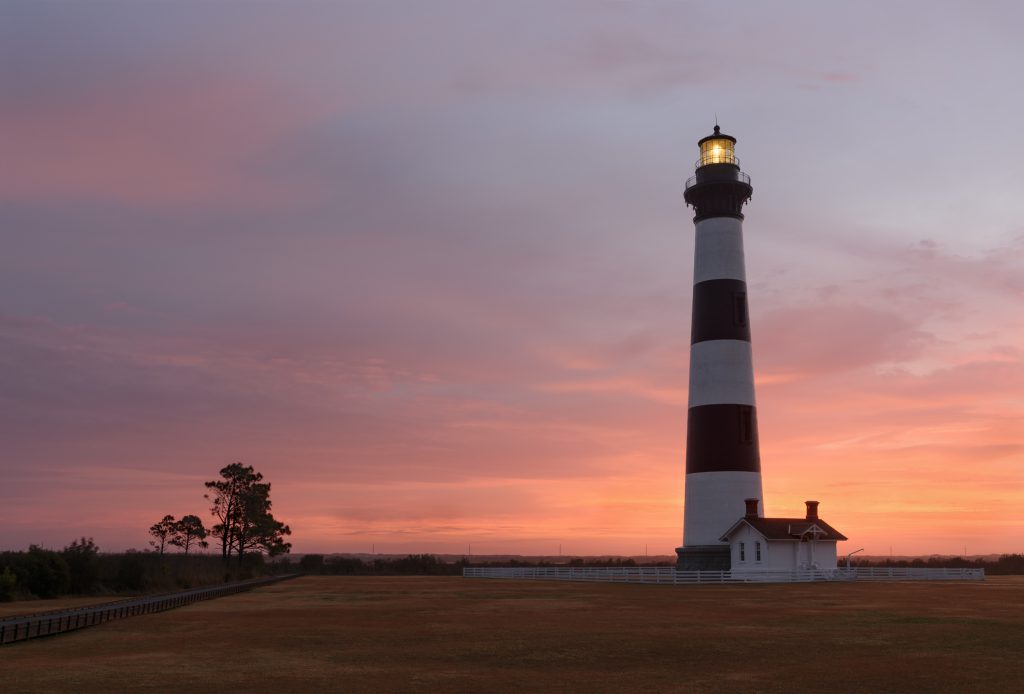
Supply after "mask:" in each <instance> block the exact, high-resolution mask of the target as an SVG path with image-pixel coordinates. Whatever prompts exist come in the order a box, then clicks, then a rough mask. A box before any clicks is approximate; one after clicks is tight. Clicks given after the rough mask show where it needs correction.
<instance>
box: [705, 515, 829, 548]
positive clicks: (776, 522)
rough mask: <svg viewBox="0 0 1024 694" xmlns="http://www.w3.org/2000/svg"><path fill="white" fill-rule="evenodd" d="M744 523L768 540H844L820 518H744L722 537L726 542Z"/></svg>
mask: <svg viewBox="0 0 1024 694" xmlns="http://www.w3.org/2000/svg"><path fill="white" fill-rule="evenodd" d="M743 523H746V524H747V525H749V526H750V527H752V528H753V529H754V530H756V531H757V532H759V533H761V534H762V535H764V536H765V538H766V539H768V540H800V539H802V538H803V537H804V535H807V536H808V537H814V539H816V540H845V539H846V536H845V535H843V534H842V533H840V532H839V531H838V530H836V529H835V528H833V527H832V526H831V525H829V524H828V523H826V522H825V521H823V520H821V519H820V518H811V519H809V518H748V517H746V516H744V517H743V518H740V519H739V520H738V521H736V523H735V524H734V525H733V526H732V527H731V528H729V530H727V531H726V533H725V534H724V535H722V537H721V538H719V539H720V540H722V541H723V542H725V541H728V539H729V536H730V535H732V534H733V533H734V532H735V531H736V529H737V528H738V527H740V526H741V525H742V524H743Z"/></svg>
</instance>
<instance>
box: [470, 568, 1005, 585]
mask: <svg viewBox="0 0 1024 694" xmlns="http://www.w3.org/2000/svg"><path fill="white" fill-rule="evenodd" d="M462 576H463V577H464V578H504V579H517V580H528V581H590V582H599V583H661V584H667V585H685V584H695V583H806V582H811V581H984V580H985V570H984V569H928V568H897V567H876V566H872V567H854V568H849V569H845V568H842V569H827V570H817V569H814V570H803V571H758V572H752V571H677V570H676V569H675V567H671V566H615V567H577V566H539V567H526V566H522V567H519V566H517V567H510V568H482V567H481V568H474V567H467V568H464V569H463V570H462Z"/></svg>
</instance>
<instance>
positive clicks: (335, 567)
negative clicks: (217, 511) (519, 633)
mask: <svg viewBox="0 0 1024 694" xmlns="http://www.w3.org/2000/svg"><path fill="white" fill-rule="evenodd" d="M669 565H670V564H669V563H667V562H662V563H659V564H653V563H652V564H645V566H669ZM293 566H294V565H293ZM469 566H472V567H509V566H638V564H637V563H636V561H634V560H633V559H620V558H618V557H602V558H588V559H582V558H575V559H570V560H569V561H567V562H562V563H557V564H556V563H552V562H546V561H532V562H531V561H519V560H515V559H510V560H508V561H493V562H479V561H476V562H474V561H472V560H470V559H460V560H458V561H454V562H445V561H442V560H441V559H440V558H439V557H437V556H435V555H433V554H410V555H409V556H407V557H399V558H380V559H373V560H370V561H363V560H362V559H359V558H357V557H345V556H338V555H333V556H326V557H325V556H324V555H322V554H306V555H304V556H303V557H302V558H301V559H300V560H299V562H298V568H299V571H301V572H302V573H305V574H321V575H330V576H336V575H363V576H461V575H462V569H464V568H466V567H469Z"/></svg>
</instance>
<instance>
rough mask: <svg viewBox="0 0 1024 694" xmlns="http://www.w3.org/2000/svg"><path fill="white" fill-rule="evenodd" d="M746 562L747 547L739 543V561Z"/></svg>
mask: <svg viewBox="0 0 1024 694" xmlns="http://www.w3.org/2000/svg"><path fill="white" fill-rule="evenodd" d="M746 560H747V546H746V545H745V544H743V543H742V542H741V543H740V561H746Z"/></svg>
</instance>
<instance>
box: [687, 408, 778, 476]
mask: <svg viewBox="0 0 1024 694" xmlns="http://www.w3.org/2000/svg"><path fill="white" fill-rule="evenodd" d="M756 409H757V408H755V407H753V406H751V405H700V406H699V407H691V408H690V409H689V412H688V413H687V417H686V429H687V433H686V474H688V475H690V474H693V473H695V472H760V471H761V455H760V453H759V451H758V445H757V411H756Z"/></svg>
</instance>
